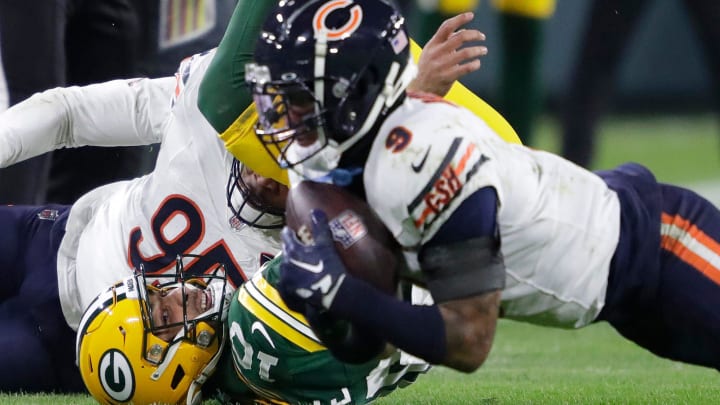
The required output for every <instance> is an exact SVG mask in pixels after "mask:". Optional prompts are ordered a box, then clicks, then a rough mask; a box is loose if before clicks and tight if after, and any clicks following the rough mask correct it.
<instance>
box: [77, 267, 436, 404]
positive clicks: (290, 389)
mask: <svg viewBox="0 0 720 405" xmlns="http://www.w3.org/2000/svg"><path fill="white" fill-rule="evenodd" d="M193 259H195V258H194V257H179V258H178V270H177V272H176V273H175V272H169V273H167V274H165V275H162V276H152V275H146V274H144V273H142V272H140V273H138V275H135V276H133V277H129V278H127V279H125V280H124V281H122V282H120V283H117V284H115V285H113V286H112V287H111V288H109V289H108V290H106V291H104V292H103V293H101V294H100V295H98V297H97V298H96V299H95V300H94V301H93V302H92V303H91V305H90V306H89V307H88V309H87V311H86V312H85V314H84V316H83V318H82V320H81V322H80V328H79V333H78V338H77V353H78V358H77V361H78V365H79V367H80V371H81V373H82V376H83V379H84V381H85V384H86V385H87V387H88V390H89V391H90V393H91V394H92V395H93V397H95V399H97V400H98V401H99V402H101V403H134V404H151V403H172V404H176V403H187V404H197V403H200V400H201V399H203V397H205V398H208V397H214V398H216V399H218V400H220V402H221V403H246V402H250V401H252V400H255V399H257V400H259V401H258V403H275V404H279V403H292V404H299V403H305V404H311V403H312V404H341V403H352V404H363V403H367V402H370V401H372V400H373V399H375V398H377V397H379V396H383V395H386V394H389V393H390V392H392V391H393V390H395V389H396V388H398V387H404V386H406V385H408V384H410V383H412V382H414V381H415V379H416V378H417V376H418V375H419V374H421V373H424V372H426V371H427V370H428V369H429V368H430V366H429V365H428V364H427V363H426V362H424V361H421V360H419V359H417V358H415V357H413V356H409V355H407V354H405V353H402V352H400V351H397V350H393V351H391V352H389V353H388V355H387V356H385V357H383V358H376V359H371V360H369V361H366V362H363V363H361V364H346V363H342V362H340V361H338V360H337V359H336V358H335V357H334V356H333V355H332V354H330V352H329V351H328V350H327V349H326V348H325V347H324V346H323V345H322V343H321V342H320V339H318V337H317V336H316V335H315V333H314V332H313V330H312V329H311V327H310V326H309V324H308V321H307V320H306V319H305V317H303V316H302V315H301V314H299V313H297V312H295V311H292V310H290V309H289V308H288V307H287V306H286V305H285V304H284V303H283V301H282V300H281V299H280V296H279V294H278V292H277V290H276V283H277V280H278V278H279V275H278V272H279V265H280V259H279V258H276V259H273V260H272V261H270V262H268V263H267V264H266V265H265V266H264V267H263V268H262V270H261V271H260V272H258V273H256V274H255V276H253V277H252V278H251V279H250V280H249V281H248V282H246V283H245V284H243V285H242V286H241V287H240V289H238V290H237V291H235V293H234V294H233V293H232V292H231V289H230V286H229V285H227V283H226V278H225V277H224V270H223V269H222V268H221V267H218V268H216V269H213V270H212V271H211V272H210V273H209V274H205V275H187V274H185V272H184V271H183V262H187V261H190V260H193ZM427 300H429V295H428V293H427V292H424V293H423V292H422V291H421V290H417V292H416V294H415V295H414V302H416V303H427V302H428V301H427Z"/></svg>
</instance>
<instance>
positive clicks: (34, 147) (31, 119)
mask: <svg viewBox="0 0 720 405" xmlns="http://www.w3.org/2000/svg"><path fill="white" fill-rule="evenodd" d="M212 56H213V52H208V53H205V54H201V55H196V56H194V57H192V58H188V59H187V60H185V61H184V62H183V63H182V64H181V66H180V68H179V70H178V74H177V75H176V77H175V78H173V77H169V78H162V79H152V80H150V79H134V80H117V81H111V82H107V83H102V84H97V85H91V86H87V87H81V88H64V89H54V90H49V91H46V92H43V93H40V94H37V95H35V96H33V97H31V98H30V99H29V100H27V101H25V102H22V103H20V104H18V105H16V106H14V107H12V108H10V109H9V110H7V111H6V112H5V113H3V114H2V115H0V122H2V125H0V165H2V166H6V165H8V164H12V163H14V162H17V161H20V160H23V159H26V158H28V157H31V156H34V155H37V154H40V153H43V152H46V151H48V150H51V149H54V148H60V147H73V146H78V145H87V144H91V145H99V146H103V145H134V144H152V143H158V142H160V143H161V148H160V152H159V155H158V160H157V163H156V168H155V170H154V171H153V172H152V173H151V174H149V175H147V176H144V177H141V178H137V179H134V180H129V181H121V182H117V183H112V184H109V185H106V186H103V187H100V188H98V189H95V190H93V191H91V192H90V193H88V194H86V195H85V196H83V197H82V198H80V199H79V200H78V201H77V202H76V203H75V204H73V205H72V206H47V207H44V206H43V207H23V206H9V207H2V208H0V223H2V224H3V229H5V230H6V232H3V243H2V245H1V246H0V249H1V250H2V252H3V254H2V257H3V259H2V267H1V268H2V277H4V279H7V282H6V283H4V285H3V289H2V295H1V298H2V299H1V300H0V316H2V318H3V320H7V321H8V322H9V323H8V324H10V325H12V327H10V328H6V329H4V333H3V334H2V337H0V341H2V343H3V344H7V346H6V347H10V348H23V347H28V344H30V343H32V344H33V345H32V347H33V348H36V349H37V350H33V351H28V350H24V349H23V350H5V351H3V353H2V354H1V355H0V359H1V360H0V362H2V364H4V365H6V367H4V368H3V370H5V371H0V389H2V390H4V391H13V390H24V391H47V390H61V391H63V390H68V391H80V390H82V389H83V387H82V383H81V381H80V378H79V377H80V376H79V373H78V371H77V368H76V367H75V366H74V364H73V363H74V359H73V358H72V357H73V356H72V353H73V341H74V334H75V333H74V329H76V328H77V326H78V322H79V321H80V316H81V315H82V313H83V311H84V310H85V308H87V306H88V305H89V303H90V302H91V301H92V300H93V299H94V298H95V296H97V294H98V293H99V292H100V291H102V290H104V289H106V288H107V287H108V286H109V285H112V284H113V283H114V282H116V281H117V280H118V279H119V278H122V277H124V276H129V275H132V274H133V269H135V268H140V267H143V268H145V269H146V271H147V272H148V273H163V272H165V271H167V270H172V269H173V268H174V263H175V257H176V256H177V255H178V254H202V255H203V257H202V258H201V259H198V260H196V261H194V262H193V263H191V264H189V265H188V266H186V270H187V271H188V272H190V273H191V274H202V273H204V272H205V271H207V269H208V268H210V267H211V266H213V265H214V264H215V263H217V262H222V263H226V270H227V278H228V283H229V284H230V286H232V287H237V286H239V285H240V284H242V283H243V282H244V281H245V280H247V278H248V277H250V276H251V275H252V274H254V273H255V272H256V271H257V269H258V268H259V267H260V264H261V263H262V261H263V260H264V258H266V257H268V256H270V257H272V255H274V254H275V252H277V251H278V250H279V248H280V244H279V236H278V229H277V227H278V226H280V225H282V223H283V218H282V216H281V215H264V216H262V217H260V216H259V214H257V211H256V215H252V216H250V215H248V222H251V223H252V224H253V225H255V226H252V227H251V226H246V225H245V223H244V222H243V220H242V218H243V217H241V216H239V215H238V214H250V211H252V207H251V206H250V205H249V204H244V203H243V202H244V200H243V199H242V196H241V194H240V193H238V192H237V190H236V189H237V188H238V187H236V186H235V184H239V183H243V182H241V181H237V180H238V178H239V177H240V176H239V175H240V172H239V171H237V170H236V171H233V167H238V164H237V163H236V161H235V159H234V158H233V157H232V155H230V153H228V152H227V150H226V149H225V147H224V145H223V142H222V141H221V140H220V139H218V137H217V134H216V132H215V131H214V130H213V129H212V127H210V126H209V125H208V124H207V122H206V121H205V119H204V118H203V117H202V115H201V114H200V112H199V110H198V109H197V106H196V103H197V88H198V84H199V82H200V79H201V78H202V75H203V73H204V71H205V69H206V68H207V65H208V63H209V61H210V60H211V59H212ZM173 95H174V97H173ZM171 99H172V100H171ZM171 103H172V104H173V106H172V107H171ZM229 173H233V174H235V175H238V177H234V176H232V178H233V179H234V180H233V181H230V182H228V177H229ZM245 178H247V179H248V180H250V179H249V177H248V175H247V174H246V175H245ZM240 180H241V179H240ZM229 183H230V184H229ZM226 189H227V190H228V192H229V194H230V196H229V197H226ZM286 191H287V190H286V189H285V188H278V189H277V190H276V192H278V193H283V192H286ZM228 198H229V199H230V201H232V203H233V204H235V205H233V206H232V207H230V206H228ZM273 228H275V229H273ZM61 308H62V310H61ZM38 373H43V378H38ZM45 374H47V375H45ZM73 377H74V378H73Z"/></svg>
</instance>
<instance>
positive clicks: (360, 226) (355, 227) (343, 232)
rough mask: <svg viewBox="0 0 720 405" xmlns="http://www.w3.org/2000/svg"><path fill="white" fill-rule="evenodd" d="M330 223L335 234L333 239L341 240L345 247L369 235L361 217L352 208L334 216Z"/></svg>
mask: <svg viewBox="0 0 720 405" xmlns="http://www.w3.org/2000/svg"><path fill="white" fill-rule="evenodd" d="M328 225H329V226H330V231H331V232H332V234H333V239H335V240H336V241H338V242H340V244H342V245H343V248H345V249H347V248H349V247H350V246H352V245H353V244H354V243H355V242H357V241H359V240H360V239H362V238H363V237H364V236H365V235H367V228H366V227H365V224H364V223H363V222H362V220H361V219H360V217H359V216H358V215H357V214H355V213H354V212H352V211H351V210H346V211H343V212H341V213H340V215H338V216H337V217H335V218H333V219H332V221H330V222H329V223H328Z"/></svg>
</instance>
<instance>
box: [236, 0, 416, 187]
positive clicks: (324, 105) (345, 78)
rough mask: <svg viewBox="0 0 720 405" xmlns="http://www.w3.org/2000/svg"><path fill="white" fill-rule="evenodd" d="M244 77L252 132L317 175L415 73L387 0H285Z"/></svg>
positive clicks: (293, 164)
mask: <svg viewBox="0 0 720 405" xmlns="http://www.w3.org/2000/svg"><path fill="white" fill-rule="evenodd" d="M254 60H255V63H251V64H248V65H247V66H246V70H245V79H246V82H247V83H248V85H249V86H250V88H251V90H252V92H253V98H254V101H255V105H256V107H257V110H258V116H259V120H258V123H257V125H256V128H255V132H256V134H257V136H258V137H259V139H260V141H261V142H262V143H263V144H264V145H265V147H266V149H268V150H269V151H270V152H271V153H272V151H275V152H276V154H279V156H280V163H281V165H283V166H284V167H287V168H292V169H293V170H294V171H295V172H297V173H299V174H300V175H301V176H302V177H304V178H307V179H313V180H318V178H322V176H325V175H327V174H329V173H330V172H332V171H333V170H334V169H336V168H337V165H338V163H339V161H340V157H341V155H342V154H343V152H345V151H347V150H348V149H349V148H351V147H352V146H353V145H356V144H357V143H358V141H359V140H361V139H362V138H363V137H364V136H366V135H370V136H372V135H374V133H373V131H372V130H373V129H374V127H375V126H376V124H377V123H378V122H381V121H382V120H383V119H384V117H385V116H386V115H387V114H389V112H390V111H391V110H392V107H393V106H395V105H396V104H397V103H399V102H400V101H401V100H402V97H401V96H402V95H403V94H404V90H405V88H406V87H407V86H408V84H409V83H410V82H411V81H412V79H413V78H414V76H415V72H416V67H415V64H414V63H413V62H412V59H411V56H410V47H409V39H408V36H407V32H406V30H405V20H404V18H403V17H402V16H401V15H400V13H399V11H398V10H397V8H396V7H395V6H394V5H393V4H392V3H390V2H389V1H386V0H309V1H305V0H303V1H301V0H284V1H281V2H280V3H279V5H278V6H277V7H276V8H275V10H274V11H272V12H271V13H270V15H269V17H268V19H267V20H266V21H265V24H264V26H263V29H262V32H261V35H260V39H259V41H258V44H257V47H256V49H255V57H254Z"/></svg>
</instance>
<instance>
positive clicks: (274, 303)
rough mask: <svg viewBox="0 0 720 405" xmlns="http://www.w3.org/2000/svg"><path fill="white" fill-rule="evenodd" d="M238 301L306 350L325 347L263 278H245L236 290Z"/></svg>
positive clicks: (302, 319)
mask: <svg viewBox="0 0 720 405" xmlns="http://www.w3.org/2000/svg"><path fill="white" fill-rule="evenodd" d="M238 302H240V304H241V305H242V306H243V307H245V308H246V309H247V310H248V311H249V312H250V313H251V314H253V315H255V316H256V317H257V318H258V319H260V320H261V321H262V322H263V323H265V324H266V325H267V326H269V327H270V328H271V329H273V330H274V331H275V332H277V333H279V334H280V335H281V336H283V337H284V338H285V339H288V340H289V341H291V342H292V343H294V344H296V345H297V346H299V347H301V348H303V349H305V350H307V351H308V352H317V351H321V350H326V348H325V346H323V345H322V344H321V343H320V339H318V338H317V337H316V336H315V334H314V333H313V332H312V329H310V327H309V326H308V324H307V321H306V320H305V318H304V317H303V316H302V315H301V314H299V313H297V312H294V311H292V310H290V309H289V308H288V307H287V306H286V305H285V303H284V302H283V301H282V299H281V298H280V295H279V294H278V292H277V290H275V288H273V287H272V286H271V285H270V284H269V283H268V282H267V281H266V280H265V279H264V278H262V277H255V278H253V279H252V280H251V281H248V282H246V283H245V284H244V285H243V287H242V288H241V289H240V292H239V293H238Z"/></svg>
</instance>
